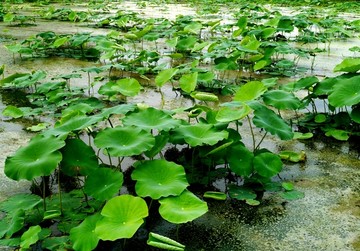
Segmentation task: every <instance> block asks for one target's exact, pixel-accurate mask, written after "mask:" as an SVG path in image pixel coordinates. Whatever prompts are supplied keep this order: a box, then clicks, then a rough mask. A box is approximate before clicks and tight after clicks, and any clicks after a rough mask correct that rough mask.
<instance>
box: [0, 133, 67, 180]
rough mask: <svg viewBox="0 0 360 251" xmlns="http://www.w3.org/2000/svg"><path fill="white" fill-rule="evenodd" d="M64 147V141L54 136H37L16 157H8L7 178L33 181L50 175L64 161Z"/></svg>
mask: <svg viewBox="0 0 360 251" xmlns="http://www.w3.org/2000/svg"><path fill="white" fill-rule="evenodd" d="M64 145H65V142H64V141H63V140H60V139H58V138H56V137H54V136H43V135H37V136H35V137H34V138H32V139H31V141H30V142H29V144H28V145H27V146H24V147H21V148H19V149H18V150H17V151H16V153H15V155H14V156H9V157H7V159H6V161H5V174H6V176H8V177H9V178H11V179H14V180H20V179H26V180H32V179H34V178H36V177H40V176H46V175H50V174H51V173H52V172H53V171H54V170H55V169H56V168H57V166H58V165H59V163H60V161H61V159H62V155H61V153H60V152H59V149H60V148H62V147H63V146H64Z"/></svg>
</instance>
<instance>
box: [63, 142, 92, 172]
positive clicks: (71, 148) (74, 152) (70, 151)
mask: <svg viewBox="0 0 360 251" xmlns="http://www.w3.org/2000/svg"><path fill="white" fill-rule="evenodd" d="M61 152H62V155H63V160H62V161H61V171H62V172H64V173H65V174H66V175H69V176H75V175H79V174H81V175H88V174H89V173H90V172H91V170H93V169H96V168H98V166H99V163H98V158H97V157H96V154H95V152H94V149H93V148H92V147H90V146H88V145H87V144H85V142H84V141H82V140H81V139H68V140H66V145H65V147H64V148H63V149H62V150H61Z"/></svg>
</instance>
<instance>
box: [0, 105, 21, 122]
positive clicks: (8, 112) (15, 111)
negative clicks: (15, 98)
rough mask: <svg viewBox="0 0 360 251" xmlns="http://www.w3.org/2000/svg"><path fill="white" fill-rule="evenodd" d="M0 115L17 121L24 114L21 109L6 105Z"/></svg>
mask: <svg viewBox="0 0 360 251" xmlns="http://www.w3.org/2000/svg"><path fill="white" fill-rule="evenodd" d="M2 115H4V116H7V117H12V118H15V119H17V118H21V117H22V116H24V112H23V111H22V110H21V109H19V108H17V107H16V106H13V105H8V106H7V107H6V108H5V109H4V110H3V111H2Z"/></svg>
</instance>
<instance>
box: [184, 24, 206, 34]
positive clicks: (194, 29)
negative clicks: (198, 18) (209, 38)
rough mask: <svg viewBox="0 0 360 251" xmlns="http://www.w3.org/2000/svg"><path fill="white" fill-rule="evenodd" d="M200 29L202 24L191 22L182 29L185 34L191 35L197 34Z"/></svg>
mask: <svg viewBox="0 0 360 251" xmlns="http://www.w3.org/2000/svg"><path fill="white" fill-rule="evenodd" d="M201 28H202V24H201V23H199V22H191V23H190V24H188V25H186V26H185V27H184V32H186V33H192V34H195V35H196V34H199V32H200V30H201Z"/></svg>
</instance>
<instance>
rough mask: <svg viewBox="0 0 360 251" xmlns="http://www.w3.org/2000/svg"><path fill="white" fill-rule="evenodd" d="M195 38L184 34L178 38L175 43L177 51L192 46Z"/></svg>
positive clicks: (188, 48)
mask: <svg viewBox="0 0 360 251" xmlns="http://www.w3.org/2000/svg"><path fill="white" fill-rule="evenodd" d="M197 40H198V39H197V38H196V37H193V36H186V37H184V38H182V39H180V40H179V41H178V42H177V44H176V49H178V50H179V51H186V50H190V49H192V48H194V45H195V44H196V42H197Z"/></svg>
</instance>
